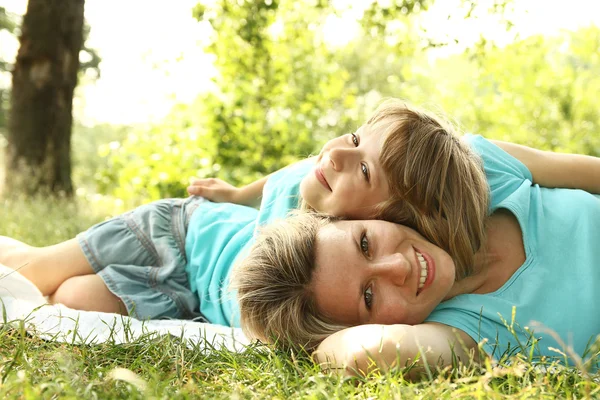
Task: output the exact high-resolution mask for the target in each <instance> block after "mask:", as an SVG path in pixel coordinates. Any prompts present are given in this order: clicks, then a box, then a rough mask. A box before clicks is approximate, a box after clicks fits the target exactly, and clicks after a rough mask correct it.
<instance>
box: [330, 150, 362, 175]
mask: <svg viewBox="0 0 600 400" xmlns="http://www.w3.org/2000/svg"><path fill="white" fill-rule="evenodd" d="M356 156H357V152H356V149H353V148H352V149H351V148H335V149H331V150H330V151H329V159H330V160H331V163H332V164H333V169H334V170H336V171H341V170H342V169H344V167H346V166H347V165H348V164H349V163H351V162H352V161H353V160H354V159H355V158H356Z"/></svg>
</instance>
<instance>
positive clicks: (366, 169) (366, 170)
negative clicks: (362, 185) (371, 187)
mask: <svg viewBox="0 0 600 400" xmlns="http://www.w3.org/2000/svg"><path fill="white" fill-rule="evenodd" d="M360 169H361V171H362V174H363V175H364V177H365V179H366V180H367V182H368V181H369V167H367V164H365V163H361V164H360Z"/></svg>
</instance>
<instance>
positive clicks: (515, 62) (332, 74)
mask: <svg viewBox="0 0 600 400" xmlns="http://www.w3.org/2000/svg"><path fill="white" fill-rule="evenodd" d="M333 3H334V2H328V1H323V0H304V1H295V2H282V1H277V0H264V1H230V0H218V1H215V2H211V3H210V5H204V4H198V5H197V6H196V7H195V8H194V11H193V12H194V16H195V17H196V18H197V19H199V20H201V21H205V22H208V23H210V25H211V26H212V28H213V35H212V38H211V44H210V45H209V46H208V47H207V48H206V49H205V51H207V52H209V53H211V54H213V55H214V63H215V66H216V67H217V70H218V75H217V76H216V78H215V79H214V83H215V87H216V90H215V91H214V92H212V93H209V94H204V95H201V96H199V97H198V99H197V100H196V101H195V102H194V103H193V104H190V105H181V106H179V107H177V108H175V109H174V110H173V112H172V115H170V116H169V117H168V118H167V119H166V120H165V121H164V122H162V123H160V124H158V125H155V126H152V127H148V128H146V129H140V128H137V129H134V130H133V131H132V132H131V134H130V136H129V137H127V138H126V139H123V140H119V139H116V141H115V142H114V143H112V144H111V145H110V146H109V145H105V146H104V147H102V149H101V151H100V153H101V155H102V156H103V157H105V160H104V161H103V162H102V163H101V168H100V169H99V170H98V171H97V173H95V175H94V176H95V177H96V180H97V182H98V183H99V187H100V190H101V191H102V192H103V193H108V194H111V195H115V196H118V197H120V198H122V199H123V200H126V201H132V202H133V203H134V204H135V203H139V202H140V201H147V200H150V199H157V198H161V197H169V196H181V195H184V194H185V190H184V188H185V186H186V185H187V183H188V180H189V178H190V177H191V176H194V175H195V176H199V177H208V176H217V177H220V178H222V179H225V180H227V181H229V182H231V183H233V184H236V185H242V184H245V183H248V182H250V181H253V180H255V179H257V178H259V177H262V176H264V175H266V174H268V173H270V172H272V171H274V170H277V169H279V168H282V167H284V166H286V165H288V164H290V163H292V162H294V161H296V160H298V159H301V158H304V157H306V156H308V155H310V154H315V153H316V152H318V151H319V149H320V147H321V146H322V144H323V143H324V142H325V141H326V140H327V139H329V138H331V137H333V136H336V135H340V134H343V133H346V132H348V131H352V130H354V129H356V128H357V127H358V126H359V125H360V124H361V123H362V122H364V118H365V116H366V114H367V112H369V111H371V110H372V109H373V108H374V107H375V106H376V104H377V103H378V102H379V101H380V100H381V99H382V98H384V97H401V98H405V99H407V100H409V101H411V102H412V103H415V104H417V105H421V106H423V107H425V108H428V109H433V110H434V111H439V110H440V109H441V110H444V112H445V113H446V114H447V115H450V116H451V117H453V119H454V120H456V121H457V122H459V124H460V125H461V128H462V130H464V131H468V132H474V133H481V134H483V135H485V136H487V137H490V138H496V139H500V140H506V141H513V142H517V143H522V144H525V145H529V146H533V147H538V148H541V149H550V150H555V151H564V152H577V153H584V154H592V155H600V135H598V132H599V131H600V130H599V128H600V126H599V125H600V120H599V118H600V117H599V111H598V109H597V105H596V103H597V101H596V99H595V94H596V93H599V92H600V91H599V90H600V73H599V72H600V65H599V64H600V58H599V56H598V49H599V48H600V29H599V28H596V27H590V28H585V29H582V30H580V31H577V32H563V33H562V34H561V35H559V36H557V37H543V36H534V37H530V38H528V39H525V40H521V41H517V42H515V43H513V44H511V45H509V46H506V47H504V48H499V47H497V46H494V45H493V43H491V42H489V41H486V40H485V39H483V38H482V39H481V40H480V42H479V43H478V44H477V45H476V46H475V47H474V48H471V49H469V50H468V51H467V52H465V53H464V54H458V55H453V56H450V57H447V58H442V59H437V60H434V61H432V58H431V54H430V52H429V50H430V49H431V48H432V47H436V46H439V45H440V44H439V43H437V44H436V43H434V42H433V41H432V39H431V38H429V39H428V38H427V37H426V36H425V33H424V32H423V30H422V28H421V27H420V26H419V25H418V23H417V21H416V19H415V18H414V14H415V13H417V12H420V11H421V10H426V9H427V8H428V7H429V6H430V5H431V4H432V1H427V0H422V1H411V0H394V1H388V2H373V3H372V4H371V5H370V6H369V7H367V8H366V11H365V12H364V15H363V17H362V19H361V20H360V21H359V24H360V28H359V29H360V31H359V32H358V34H357V36H356V38H355V39H354V40H350V41H349V42H348V43H347V44H344V45H338V46H333V45H330V44H328V43H327V42H326V38H325V37H324V34H323V30H321V29H320V27H322V26H324V24H325V23H326V22H327V21H328V18H330V17H332V16H337V15H340V13H342V12H343V11H344V10H340V9H336V8H335V7H334V6H333V5H332V4H333ZM464 4H465V6H466V9H465V15H464V18H470V17H471V14H474V10H475V9H476V7H478V5H477V2H474V1H470V0H464ZM511 4H512V2H511V1H508V0H497V1H494V2H492V6H491V7H492V10H491V11H492V12H497V13H500V14H502V13H504V10H505V9H506V8H508V7H510V6H511ZM348 7H352V5H349V6H348ZM504 21H505V22H506V24H507V26H510V22H509V21H506V19H504Z"/></svg>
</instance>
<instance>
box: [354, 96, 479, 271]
mask: <svg viewBox="0 0 600 400" xmlns="http://www.w3.org/2000/svg"><path fill="white" fill-rule="evenodd" d="M366 127H368V129H369V130H374V131H376V132H378V134H383V135H384V144H383V146H382V151H381V154H380V158H379V161H380V163H381V166H382V168H383V170H384V172H385V174H386V176H387V178H388V184H389V188H390V197H389V199H388V200H387V201H385V202H384V203H383V204H379V205H378V206H377V212H376V214H375V218H377V219H384V220H387V221H391V222H396V223H399V224H403V225H406V226H409V227H411V228H413V229H415V230H417V231H418V232H419V233H421V234H422V235H423V236H425V237H426V238H427V239H428V240H430V241H431V242H432V243H434V244H436V245H437V246H439V247H441V248H442V249H444V250H445V251H447V252H448V254H450V256H451V257H452V258H453V259H454V262H455V264H456V278H457V279H461V278H464V277H465V276H467V275H469V273H470V271H471V270H472V266H473V262H474V256H475V253H476V251H477V250H478V249H479V248H480V246H481V245H482V244H483V243H484V241H485V219H486V216H487V212H488V202H489V189H488V184H487V180H486V177H485V173H484V171H483V165H482V162H481V159H480V157H479V156H478V155H476V154H475V153H474V152H473V151H472V150H471V149H470V147H469V146H468V145H467V144H466V143H464V142H463V141H462V140H461V139H460V138H459V137H458V136H457V134H456V133H455V130H454V128H453V127H452V125H451V124H450V123H449V122H448V121H446V120H444V119H443V118H442V117H440V116H437V115H434V114H431V113H428V112H426V111H423V110H420V109H418V108H416V107H414V106H411V105H409V104H408V103H406V102H403V101H401V100H397V99H391V100H388V101H386V102H384V103H383V104H381V105H380V106H379V107H378V108H377V110H375V112H374V113H373V115H372V116H371V117H370V118H369V120H368V121H367V123H366Z"/></svg>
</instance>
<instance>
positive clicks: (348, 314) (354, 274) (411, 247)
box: [312, 220, 455, 326]
mask: <svg viewBox="0 0 600 400" xmlns="http://www.w3.org/2000/svg"><path fill="white" fill-rule="evenodd" d="M454 277H455V266H454V262H453V261H452V259H451V258H450V256H449V255H448V254H447V253H446V252H445V251H444V250H442V249H440V248H439V247H437V246H435V245H434V244H432V243H431V242H429V241H428V240H427V239H425V238H424V237H423V236H421V235H419V234H418V233H417V232H415V231H414V230H412V229H410V228H407V227H405V226H403V225H398V224H394V223H391V222H386V221H380V220H367V221H338V222H334V223H332V224H329V225H326V226H324V227H323V228H321V229H320V231H319V233H318V236H317V242H316V255H315V270H314V273H313V281H312V290H313V293H314V296H315V300H316V304H317V307H318V309H319V311H320V312H322V313H323V314H324V315H326V316H327V317H329V318H332V319H333V320H334V321H335V322H336V323H340V324H346V325H350V326H354V325H362V324H411V325H414V324H419V323H421V322H423V321H424V320H425V318H427V316H429V314H430V313H431V312H432V311H433V309H434V308H435V307H436V306H437V305H438V304H439V303H440V302H441V301H443V300H444V299H445V297H446V296H447V295H448V294H449V293H450V289H451V288H452V286H453V285H454Z"/></svg>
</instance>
